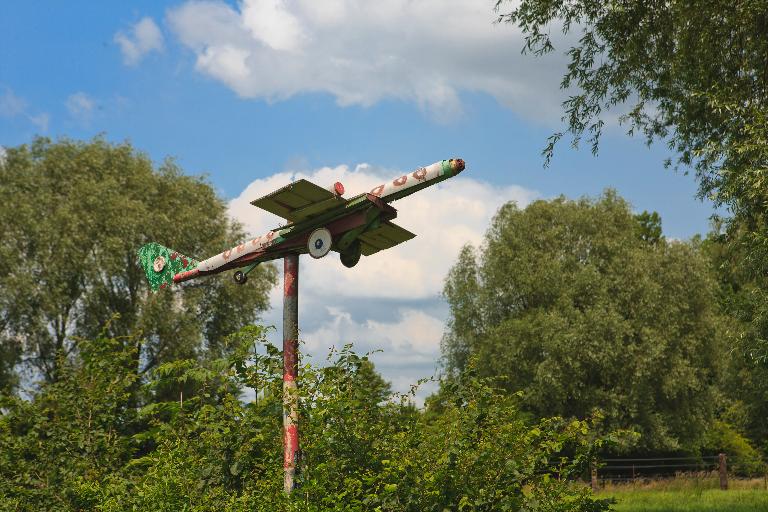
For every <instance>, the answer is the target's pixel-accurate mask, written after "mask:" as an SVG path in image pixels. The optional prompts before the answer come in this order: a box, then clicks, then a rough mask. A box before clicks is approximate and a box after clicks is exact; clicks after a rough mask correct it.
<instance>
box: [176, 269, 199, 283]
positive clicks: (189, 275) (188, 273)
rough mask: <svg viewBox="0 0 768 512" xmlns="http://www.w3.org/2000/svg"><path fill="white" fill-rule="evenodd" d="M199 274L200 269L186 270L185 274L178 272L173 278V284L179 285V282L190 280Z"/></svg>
mask: <svg viewBox="0 0 768 512" xmlns="http://www.w3.org/2000/svg"><path fill="white" fill-rule="evenodd" d="M199 273H200V269H197V268H193V269H192V270H187V271H186V272H179V273H178V274H176V275H175V276H173V282H174V283H180V282H181V281H186V280H187V279H192V278H193V277H195V276H196V275H197V274H199Z"/></svg>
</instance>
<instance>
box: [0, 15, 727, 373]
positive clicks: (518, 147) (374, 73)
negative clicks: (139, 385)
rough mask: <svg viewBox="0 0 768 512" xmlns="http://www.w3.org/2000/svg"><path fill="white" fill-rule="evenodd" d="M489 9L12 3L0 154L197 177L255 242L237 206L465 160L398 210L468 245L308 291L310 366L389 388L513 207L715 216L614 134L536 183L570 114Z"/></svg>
mask: <svg viewBox="0 0 768 512" xmlns="http://www.w3.org/2000/svg"><path fill="white" fill-rule="evenodd" d="M493 4H494V2H493V1H492V0H489V1H476V2H467V1H465V0H419V1H413V0H411V1H408V0H391V1H390V2H386V3H382V2H375V1H374V0H323V1H316V0H243V1H242V2H220V1H209V2H184V1H172V2H157V1H152V2H150V1H144V2H130V3H128V2H124V3H113V2H101V3H100V2H67V3H66V4H64V3H61V2H14V3H6V5H4V8H3V13H2V16H0V145H2V146H14V145H18V144H23V143H26V142H29V141H30V140H31V138H32V137H33V136H34V135H35V134H42V135H47V136H50V137H54V138H56V137H61V136H66V137H70V138H77V139H87V138H90V137H92V136H94V135H95V134H100V133H101V134H104V135H105V136H106V137H107V138H108V139H109V140H115V141H118V140H126V139H127V140H130V141H131V142H132V143H133V144H134V145H135V147H137V148H138V149H140V150H142V151H144V152H146V153H148V154H149V155H150V156H151V157H152V158H153V159H155V160H156V161H160V160H162V159H163V158H165V157H166V156H172V157H174V158H175V159H176V161H177V162H178V163H179V164H180V165H181V166H182V167H183V168H184V169H185V170H186V172H189V173H192V174H200V173H207V174H208V175H209V177H210V180H211V182H212V183H213V184H214V186H215V187H216V188H217V189H218V190H219V191H220V193H221V194H222V195H223V196H224V197H226V198H227V199H230V200H232V203H231V209H230V211H231V213H232V215H233V216H235V217H237V218H239V219H240V220H242V221H243V222H245V223H246V225H247V226H248V227H249V229H252V230H257V229H262V228H263V227H264V226H267V227H271V226H268V223H269V222H272V221H273V220H274V219H271V218H269V217H268V216H262V215H261V214H260V213H259V212H258V211H256V210H249V209H248V208H249V207H247V206H245V203H247V201H246V200H250V199H253V198H254V197H256V196H257V195H258V194H260V193H262V192H264V193H265V192H268V191H269V190H268V189H269V187H273V188H274V187H276V186H279V185H280V184H281V183H282V184H284V183H285V182H286V181H287V180H290V179H293V178H295V177H296V176H298V175H299V174H297V173H301V175H302V176H307V177H310V178H312V179H327V180H331V179H333V178H334V176H344V177H345V179H347V180H348V181H349V182H350V183H359V184H360V186H364V185H365V184H367V183H368V182H370V180H375V179H376V177H378V176H385V175H387V173H389V174H393V175H394V174H396V173H397V172H399V171H400V170H407V169H411V168H414V167H417V166H421V165H426V164H429V163H432V162H434V161H436V160H440V159H443V158H449V157H453V156H460V157H462V158H464V159H465V160H466V161H467V164H468V165H467V171H466V173H465V174H464V175H462V179H463V180H464V181H461V182H459V183H458V184H457V185H455V186H453V187H449V186H446V187H442V188H441V189H440V190H439V191H434V192H430V190H431V189H428V190H427V191H426V192H424V193H423V194H421V195H423V196H424V197H425V199H424V201H425V202H420V203H419V204H421V205H422V207H419V206H418V205H417V206H413V207H407V206H405V202H406V201H408V200H405V201H403V209H402V210H401V213H402V215H401V217H402V218H403V222H402V224H403V225H404V226H406V227H409V222H411V224H410V227H409V229H412V230H414V231H415V232H416V233H417V234H419V235H420V236H421V238H425V237H426V239H427V241H429V237H430V236H431V235H430V234H424V233H420V232H419V231H417V227H418V226H423V227H421V229H423V230H426V231H429V230H430V228H429V226H430V224H429V223H428V222H427V223H423V222H422V221H420V220H411V221H409V220H408V217H407V215H406V213H407V214H409V215H411V216H412V219H418V218H419V217H425V216H426V217H428V216H429V215H430V211H431V210H432V209H433V206H434V208H435V209H437V210H440V208H443V210H440V211H443V212H444V213H443V214H442V215H443V216H447V217H448V220H447V221H446V224H444V225H441V226H440V229H444V230H447V231H451V232H454V231H455V232H456V233H465V235H456V236H455V238H456V239H455V240H454V239H453V238H452V239H451V240H450V241H447V242H446V243H445V245H444V246H442V245H440V243H441V240H442V238H439V239H435V240H436V241H435V240H433V241H432V242H431V243H430V244H429V245H418V244H419V243H420V242H417V240H419V237H417V239H415V240H414V241H413V242H408V244H413V247H412V248H410V249H408V250H405V249H403V251H404V252H400V253H396V254H395V256H393V259H394V260H397V259H398V258H400V260H401V262H402V264H403V265H406V264H412V263H413V261H414V260H415V259H422V258H427V257H429V258H436V259H439V260H441V261H442V263H441V264H439V265H426V266H427V267H429V268H430V269H432V274H431V275H427V274H428V272H426V271H424V272H422V274H420V277H418V278H416V277H412V278H409V279H411V282H409V283H405V282H404V283H399V284H398V283H397V282H393V283H391V286H390V287H389V288H388V289H387V290H384V291H382V290H371V291H370V292H369V293H363V294H362V295H361V294H357V295H355V294H348V293H343V292H340V291H337V290H326V291H325V293H320V292H319V291H317V290H305V289H303V291H302V293H303V295H302V298H303V302H302V304H303V311H302V312H301V314H302V324H303V329H304V332H305V333H306V334H307V336H308V337H310V338H312V339H313V340H314V341H312V340H310V341H308V342H307V343H308V347H309V348H310V349H311V350H314V351H316V352H317V353H318V354H319V353H321V352H322V349H323V345H330V344H331V342H332V340H330V338H334V337H336V338H343V337H346V338H352V339H349V341H358V342H359V343H360V345H361V346H362V347H363V348H377V347H379V348H384V349H385V351H386V350H389V351H390V352H389V356H391V357H390V358H389V359H387V358H386V357H384V356H379V357H380V367H381V368H382V371H383V372H384V373H385V376H387V377H388V378H390V379H392V380H393V381H395V382H396V385H397V386H399V387H400V388H403V387H404V386H405V383H406V382H407V381H409V380H411V381H412V380H413V379H414V378H415V377H417V376H421V375H425V374H429V373H430V372H431V370H432V369H433V368H434V360H435V358H436V357H437V355H438V348H437V345H436V341H435V337H438V338H439V331H440V329H441V326H442V322H443V321H444V320H445V305H444V304H442V302H441V300H440V299H439V297H438V292H439V288H440V282H441V280H442V276H443V275H444V272H445V271H446V270H447V268H448V267H449V266H450V262H452V261H453V259H454V258H455V256H456V254H455V250H457V247H458V246H460V242H461V241H462V240H464V241H467V242H471V243H477V242H479V240H480V236H481V234H482V230H483V229H484V226H485V225H487V221H488V219H489V218H490V216H491V215H492V214H493V211H494V210H495V208H496V207H498V205H500V204H502V203H503V202H504V201H506V200H510V199H515V200H518V202H520V204H521V205H524V204H525V203H526V202H527V201H530V200H531V199H534V198H537V197H544V198H547V197H553V196H556V195H560V194H564V195H566V196H569V197H578V196H581V195H584V194H588V195H595V194H599V193H600V191H602V190H603V189H605V188H606V187H613V188H615V189H617V190H618V191H619V193H620V194H621V195H623V196H624V197H626V198H627V199H628V200H629V201H630V202H631V203H632V204H633V206H634V208H635V209H637V210H639V211H641V210H656V211H658V212H659V213H660V214H661V216H662V219H663V225H664V230H665V233H666V235H667V236H671V237H676V238H688V237H690V236H692V235H694V234H697V233H705V232H706V230H707V228H708V219H709V216H710V215H711V214H712V207H711V205H710V204H707V203H702V202H700V201H699V200H697V199H696V198H695V197H694V196H695V192H696V183H695V182H694V179H693V177H692V176H686V175H683V174H679V173H674V172H673V171H670V170H667V169H664V168H663V166H662V162H663V159H664V158H665V157H666V156H667V151H666V149H665V148H664V147H652V148H650V149H649V148H647V147H646V146H645V145H644V144H643V141H642V140H640V139H638V138H634V139H633V138H629V137H627V136H626V135H624V134H623V132H622V130H621V129H620V128H617V127H610V128H609V129H608V131H607V133H606V135H605V136H604V137H603V140H602V145H601V150H600V155H599V156H598V157H593V156H592V155H591V154H590V152H589V148H587V147H583V148H581V149H580V150H579V151H574V150H572V149H570V148H569V147H568V145H567V143H566V144H563V145H562V146H561V147H560V148H559V149H558V151H557V152H556V155H555V158H554V160H553V163H552V165H551V167H550V168H548V169H543V168H542V159H541V156H540V150H541V148H542V147H543V146H544V144H545V142H546V137H547V136H548V135H549V134H550V133H552V132H553V131H556V130H557V129H558V128H559V127H560V123H559V116H560V107H559V104H560V102H561V101H562V99H563V97H564V95H563V93H562V92H561V91H559V90H558V87H557V84H558V83H559V76H560V75H561V74H562V71H563V69H564V64H565V62H566V61H565V59H564V57H563V56H562V55H561V54H559V53H558V54H556V55H552V56H549V57H547V58H546V59H535V58H533V57H527V56H521V55H520V52H519V49H520V47H521V37H520V34H519V33H518V32H517V31H516V30H515V29H514V28H513V27H511V26H505V25H494V24H493V23H492V21H493V18H494V15H493V12H492V7H493ZM566 43H567V41H563V44H566ZM361 164H367V165H361ZM347 188H348V190H351V189H350V188H349V186H348V187H347ZM254 194H256V195H254ZM430 194H431V195H430ZM472 194H474V195H472ZM459 197H463V198H466V199H467V200H470V201H474V202H471V203H468V204H470V206H471V205H475V209H474V210H472V212H474V213H467V211H468V210H465V209H464V210H463V209H461V208H452V206H451V205H456V204H458V203H456V201H457V198H459ZM430 201H432V202H433V203H434V205H433V204H431V203H430ZM435 205H437V206H435ZM396 206H398V208H399V207H400V203H398V204H397V205H396ZM409 208H410V209H409ZM419 208H422V209H421V210H419ZM473 215H474V217H473ZM468 219H469V220H468ZM414 223H415V226H414ZM454 226H455V227H456V229H455V230H454V229H453V227H454ZM462 230H463V231H462ZM425 243H426V242H425ZM435 244H437V245H435ZM457 244H458V245H457ZM180 249H181V248H180ZM430 252H437V254H430ZM380 257H381V256H380ZM409 262H410V263H409ZM313 263H314V262H313ZM334 263H335V267H337V268H331V267H330V266H329V264H326V263H323V264H322V266H321V265H317V267H318V268H312V267H310V263H309V262H307V264H305V265H304V266H303V269H305V270H306V272H308V273H307V282H308V283H314V284H315V285H316V286H317V287H331V288H332V287H333V282H334V279H336V278H338V279H344V280H346V281H349V282H350V283H352V282H354V279H358V280H359V281H360V282H362V283H366V282H368V281H367V280H368V279H370V278H371V276H372V275H373V273H375V272H381V271H387V269H386V268H385V267H382V266H381V265H384V264H383V263H381V264H380V265H379V266H378V267H377V266H376V265H373V264H371V265H369V266H368V267H367V268H364V269H362V270H360V271H359V272H358V273H353V274H344V276H346V277H339V276H342V274H340V272H341V271H340V270H338V267H340V265H338V262H334ZM433 267H434V268H433ZM321 269H322V270H321ZM390 270H391V269H390ZM418 279H421V280H422V281H419V282H420V283H421V284H420V285H419V286H415V285H413V282H416V281H418ZM414 280H415V281H414ZM346 281H345V282H346ZM371 282H374V281H371ZM374 287H375V286H373V285H371V288H374ZM329 294H330V295H332V298H328V295H329ZM273 305H274V306H275V309H274V310H273V311H272V312H271V313H270V314H269V315H268V318H267V320H268V321H273V322H274V323H278V322H276V320H277V318H278V316H279V309H280V308H279V304H278V303H274V304H273ZM382 332H388V333H390V334H387V335H382V334H381V333H382ZM422 334H423V336H424V337H425V339H421V338H420V336H422ZM321 338H322V341H321ZM363 338H364V339H363ZM426 338H429V339H428V340H427V339H426ZM345 341H347V340H346V339H345ZM438 341H439V340H438ZM409 350H415V352H409ZM414 354H415V355H414ZM406 358H409V361H411V363H412V364H411V363H409V364H411V365H412V366H413V368H411V369H410V370H408V371H404V370H403V369H402V368H403V365H404V363H403V361H404V360H405V359H406Z"/></svg>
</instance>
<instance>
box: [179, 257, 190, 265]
mask: <svg viewBox="0 0 768 512" xmlns="http://www.w3.org/2000/svg"><path fill="white" fill-rule="evenodd" d="M181 265H182V266H184V267H186V266H187V265H189V261H187V257H186V256H182V257H181Z"/></svg>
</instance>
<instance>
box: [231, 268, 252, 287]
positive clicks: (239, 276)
mask: <svg viewBox="0 0 768 512" xmlns="http://www.w3.org/2000/svg"><path fill="white" fill-rule="evenodd" d="M232 277H234V278H235V282H236V283H237V284H245V282H246V281H247V280H248V276H246V275H245V274H244V273H243V272H242V271H241V270H238V271H237V272H235V275H234V276H232Z"/></svg>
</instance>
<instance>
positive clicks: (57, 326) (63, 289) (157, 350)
mask: <svg viewBox="0 0 768 512" xmlns="http://www.w3.org/2000/svg"><path fill="white" fill-rule="evenodd" d="M0 183H2V185H0V225H2V226H3V230H4V234H3V237H2V239H0V262H1V263H0V343H1V344H2V345H1V346H2V347H3V350H2V351H0V352H2V353H3V354H6V355H8V357H5V358H4V360H5V361H8V364H6V365H5V374H8V375H10V377H9V378H7V379H6V380H8V382H9V383H11V381H10V378H11V377H12V372H11V371H10V370H11V368H12V366H13V364H14V363H16V362H18V361H19V359H18V357H14V356H20V357H22V359H21V361H22V362H23V363H25V364H26V367H27V368H31V369H33V370H34V371H35V373H36V374H38V375H40V376H42V377H43V378H44V379H45V380H47V381H51V382H52V381H55V380H57V378H58V374H59V368H60V361H61V358H62V357H66V356H68V355H72V354H73V353H75V352H76V351H77V349H78V342H77V339H78V336H83V337H90V338H93V337H96V336H98V335H99V334H100V333H101V332H102V330H103V329H106V331H105V332H104V335H107V336H110V337H121V336H127V335H129V334H133V333H137V334H138V333H140V335H137V336H133V337H131V338H125V339H126V340H127V339H131V340H133V341H131V343H135V345H136V346H135V348H136V350H135V351H134V352H133V353H134V362H133V364H134V367H135V368H136V369H137V371H139V372H140V373H144V372H146V371H147V370H148V369H151V368H153V367H156V366H157V365H158V364H159V363H161V362H163V361H168V360H172V359H175V358H179V357H193V356H195V355H196V354H198V353H199V351H200V350H201V349H202V348H203V347H205V348H206V349H215V348H216V347H217V345H218V344H219V342H220V340H221V339H222V337H223V336H224V335H226V334H228V333H230V332H233V331H235V330H236V329H238V328H239V327H240V326H242V325H245V324H247V323H249V322H251V321H253V320H254V318H255V317H256V316H257V315H258V313H259V312H260V311H263V310H264V309H266V308H267V307H268V300H267V292H268V290H269V288H270V287H271V286H272V285H273V284H274V281H275V275H276V273H275V270H274V268H273V267H271V266H264V267H262V268H260V269H259V270H258V271H257V273H256V274H255V275H254V276H253V277H254V278H253V279H251V280H249V283H253V285H250V284H249V286H248V287H238V286H236V285H234V284H233V283H231V282H230V281H229V280H226V279H211V280H207V281H205V282H201V283H200V284H195V285H189V286H182V287H178V288H176V289H174V290H173V291H171V292H170V293H158V294H154V295H153V294H151V293H150V292H149V291H148V288H147V286H146V283H145V278H144V275H143V272H142V271H141V268H140V267H139V266H138V263H137V256H136V251H137V249H138V248H139V247H141V246H142V244H144V243H146V242H147V241H150V240H159V241H162V242H163V243H164V244H167V245H169V246H172V247H175V248H177V249H179V250H180V251H183V252H185V253H187V254H190V255H204V254H208V253H213V252H215V251H217V250H220V248H221V247H226V246H229V245H233V243H234V242H235V241H236V240H238V239H239V238H241V237H242V236H243V234H242V232H241V228H240V226H238V225H237V224H236V223H234V222H232V221H231V220H230V219H229V218H228V217H227V214H226V205H225V203H224V201H222V199H220V198H219V197H218V196H217V195H216V193H215V192H214V190H213V188H212V187H211V186H210V185H209V184H208V183H207V182H206V181H205V180H204V179H202V178H199V177H192V176H187V175H185V174H183V173H182V171H181V169H180V168H179V167H178V166H176V165H175V164H174V163H173V161H171V160H166V161H165V162H164V163H163V164H161V165H160V166H158V167H155V166H153V164H152V162H151V161H150V159H149V158H148V157H147V156H146V155H143V154H142V153H139V152H137V151H136V150H135V149H134V148H133V147H132V146H131V145H130V144H129V143H122V144H110V143H108V142H106V141H105V140H103V139H101V138H96V139H94V140H92V141H90V142H78V141H73V140H68V139H63V140H59V141H57V142H53V141H51V140H49V139H46V138H36V139H35V140H34V141H33V142H32V143H31V144H30V145H22V146H19V147H15V148H6V156H5V158H4V159H3V160H2V161H0Z"/></svg>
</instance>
